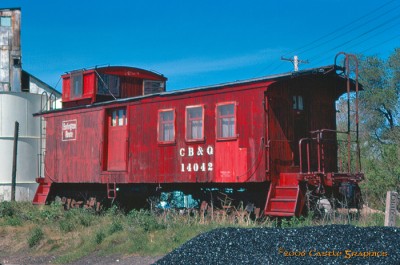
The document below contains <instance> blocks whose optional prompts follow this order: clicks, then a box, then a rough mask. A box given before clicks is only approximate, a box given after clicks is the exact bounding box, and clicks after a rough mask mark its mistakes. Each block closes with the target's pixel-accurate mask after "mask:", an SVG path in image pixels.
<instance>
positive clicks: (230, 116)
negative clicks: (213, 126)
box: [217, 102, 236, 139]
mask: <svg viewBox="0 0 400 265" xmlns="http://www.w3.org/2000/svg"><path fill="white" fill-rule="evenodd" d="M217 138H218V139H232V138H236V108H235V103H234V102H232V103H220V104H217Z"/></svg>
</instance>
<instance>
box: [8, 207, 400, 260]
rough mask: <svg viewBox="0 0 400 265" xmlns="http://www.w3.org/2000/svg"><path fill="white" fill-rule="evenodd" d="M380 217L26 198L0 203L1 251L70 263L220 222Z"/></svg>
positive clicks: (155, 245)
mask: <svg viewBox="0 0 400 265" xmlns="http://www.w3.org/2000/svg"><path fill="white" fill-rule="evenodd" d="M398 221H400V220H398ZM383 222H384V215H383V214H381V213H375V214H370V215H368V216H367V217H365V216H357V215H354V214H352V215H350V214H347V215H346V214H338V213H337V212H336V213H332V214H328V215H325V216H324V217H322V218H319V219H316V218H313V217H312V216H311V215H310V216H308V217H300V218H290V219H283V220H281V221H280V222H278V221H276V220H271V219H267V218H265V219H262V220H257V221H254V220H251V219H248V218H247V217H245V216H241V215H226V214H224V213H223V212H220V214H219V215H214V216H208V217H206V218H204V217H202V216H200V215H199V214H197V213H196V212H195V213H192V214H191V215H180V214H179V213H177V212H174V211H169V212H164V213H158V214H156V213H153V212H150V211H146V210H140V211H137V210H134V211H131V212H129V213H122V212H121V211H120V210H119V209H118V208H117V207H112V208H110V209H108V210H106V211H104V212H102V213H101V214H98V213H95V212H94V211H92V210H87V209H70V210H69V211H64V210H63V209H62V207H61V206H60V205H58V204H52V205H47V206H41V207H37V206H32V205H31V203H10V202H1V203H0V232H1V233H0V234H1V236H2V241H3V242H4V244H6V245H7V246H10V247H9V248H8V249H7V250H6V251H7V253H3V254H1V255H4V257H5V256H6V255H12V254H13V253H26V255H33V254H35V255H54V256H56V257H57V258H56V259H55V262H57V263H69V262H73V261H76V260H78V259H80V258H82V257H84V256H86V255H89V254H90V253H94V252H96V254H97V255H110V254H117V253H119V254H126V255H129V254H132V255H133V254H137V255H147V256H159V255H165V254H166V253H168V252H170V251H172V250H173V249H175V248H177V247H179V246H180V245H182V244H183V243H185V242H187V241H188V240H190V239H191V238H193V237H195V236H197V235H199V234H201V233H204V232H207V231H210V230H212V229H215V228H220V227H228V226H229V227H246V228H252V227H277V226H279V227H282V228H291V227H301V226H310V225H325V224H352V225H356V226H382V225H383ZM15 235H18V236H17V237H16V236H15ZM24 238H25V240H23V239H24ZM21 239H22V240H21ZM1 255H0V258H1V257H2V256H1Z"/></svg>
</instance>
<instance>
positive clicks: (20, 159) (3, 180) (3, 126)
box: [0, 92, 42, 201]
mask: <svg viewBox="0 0 400 265" xmlns="http://www.w3.org/2000/svg"><path fill="white" fill-rule="evenodd" d="M41 98H42V96H41V95H38V94H31V93H12V92H11V93H10V92H0V150H1V151H0V201H4V200H7V201H9V200H11V182H12V181H11V176H12V164H13V144H14V129H15V121H18V122H19V140H18V150H17V154H18V156H17V173H16V189H15V199H16V200H17V201H26V200H32V199H33V196H34V195H35V191H36V188H37V186H38V184H37V183H36V182H35V178H36V177H38V174H39V173H38V168H39V165H38V161H39V160H38V154H39V153H40V150H39V148H40V147H39V146H40V143H39V142H40V133H41V130H40V122H39V120H38V118H34V117H33V116H32V113H36V112H39V111H40V109H41Z"/></svg>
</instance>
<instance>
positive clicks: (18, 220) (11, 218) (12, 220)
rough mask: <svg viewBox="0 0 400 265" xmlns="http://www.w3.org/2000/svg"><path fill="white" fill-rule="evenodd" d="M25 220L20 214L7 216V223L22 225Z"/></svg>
mask: <svg viewBox="0 0 400 265" xmlns="http://www.w3.org/2000/svg"><path fill="white" fill-rule="evenodd" d="M22 224H23V222H22V220H21V218H20V217H19V216H9V217H7V218H6V225H9V226H22Z"/></svg>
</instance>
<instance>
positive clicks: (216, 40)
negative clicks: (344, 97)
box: [0, 0, 400, 90]
mask: <svg viewBox="0 0 400 265" xmlns="http://www.w3.org/2000/svg"><path fill="white" fill-rule="evenodd" d="M0 7H1V8H7V7H21V9H22V25H21V29H22V36H21V37H22V63H23V69H25V70H26V71H28V72H29V73H31V74H33V75H35V76H36V77H38V78H39V79H41V80H43V81H45V82H46V83H48V84H49V85H51V86H53V87H54V86H56V84H57V81H58V80H59V77H60V75H61V74H63V73H65V72H67V71H70V70H74V69H82V68H88V67H92V66H95V65H108V64H109V65H127V66H133V67H139V68H144V69H148V70H153V71H156V72H159V73H162V74H164V75H165V76H166V77H167V78H168V83H167V89H168V90H173V89H182V88H189V87H197V86H203V85H211V84H218V83H223V82H230V81H236V80H244V79H248V78H253V77H260V76H265V75H270V74H275V73H283V72H289V71H292V70H293V66H292V64H291V63H290V62H287V61H282V60H281V56H284V57H286V58H289V57H293V56H294V55H298V56H299V59H302V60H308V61H309V63H308V64H301V65H300V69H306V68H312V67H318V66H323V65H330V64H332V63H333V60H334V57H335V55H336V54H337V53H338V52H340V51H345V52H349V53H364V54H366V55H378V56H380V57H382V58H386V57H387V56H388V55H389V54H391V53H392V52H393V50H394V48H396V47H400V2H399V1H398V0H384V1H371V0H354V1H353V0H329V1H328V0H307V1H298V0H296V1H289V0H281V1H276V0H275V1H271V0H254V1H252V0H249V1H236V0H230V1H218V0H213V1H210V0H202V1H188V0H187V1H177V0H169V1H165V0H164V1H161V0H160V1H122V0H113V1H104V0H97V1H82V0H81V1H78V0H69V1H61V0H47V1H45V0H35V1H33V0H30V1H29V0H12V1H8V0H1V1H0ZM57 89H58V90H61V87H60V84H58V86H57Z"/></svg>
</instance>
